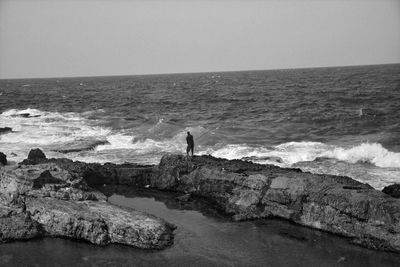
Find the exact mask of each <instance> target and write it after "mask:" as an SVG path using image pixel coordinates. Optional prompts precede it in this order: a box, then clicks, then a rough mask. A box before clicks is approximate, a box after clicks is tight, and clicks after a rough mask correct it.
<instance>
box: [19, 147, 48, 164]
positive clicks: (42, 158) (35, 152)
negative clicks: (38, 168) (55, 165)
mask: <svg viewBox="0 0 400 267" xmlns="http://www.w3.org/2000/svg"><path fill="white" fill-rule="evenodd" d="M46 160H47V158H46V155H45V154H44V153H43V151H42V150H40V149H39V148H36V149H31V151H29V154H28V158H27V159H25V160H23V161H22V162H21V164H24V165H34V164H39V163H42V162H46Z"/></svg>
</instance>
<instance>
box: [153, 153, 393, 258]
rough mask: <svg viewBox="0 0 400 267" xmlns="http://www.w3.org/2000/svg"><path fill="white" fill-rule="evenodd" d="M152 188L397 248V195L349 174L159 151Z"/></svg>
mask: <svg viewBox="0 0 400 267" xmlns="http://www.w3.org/2000/svg"><path fill="white" fill-rule="evenodd" d="M158 168H159V169H158V172H157V174H156V175H154V176H153V177H152V179H151V180H150V181H147V182H149V184H150V186H151V187H153V188H158V189H162V190H173V191H179V192H186V193H191V194H192V195H194V196H199V197H203V198H207V199H209V200H212V201H213V202H214V203H215V205H216V206H218V207H219V208H220V209H221V210H222V211H223V212H225V213H227V214H231V215H232V216H233V218H234V219H235V220H246V219H256V218H269V217H279V218H283V219H287V220H289V221H292V222H295V223H298V224H301V225H304V226H307V227H311V228H316V229H320V230H323V231H327V232H331V233H334V234H338V235H342V236H346V237H349V238H351V239H352V240H353V242H355V243H357V244H360V245H362V246H366V247H369V248H374V249H381V250H389V251H396V252H400V200H399V199H395V198H393V197H390V196H388V195H386V194H384V193H382V192H380V191H378V190H375V189H373V188H372V187H371V186H369V185H368V184H363V183H360V182H357V181H355V180H353V179H351V178H349V177H340V176H333V175H317V174H311V173H304V172H302V171H300V170H299V169H283V168H279V167H275V166H269V165H258V164H253V163H250V162H244V161H238V160H233V161H228V160H223V159H216V158H213V157H209V156H202V157H194V158H191V159H190V160H188V159H187V158H186V157H184V156H179V155H167V156H164V157H163V158H162V160H161V162H160V165H159V167H158Z"/></svg>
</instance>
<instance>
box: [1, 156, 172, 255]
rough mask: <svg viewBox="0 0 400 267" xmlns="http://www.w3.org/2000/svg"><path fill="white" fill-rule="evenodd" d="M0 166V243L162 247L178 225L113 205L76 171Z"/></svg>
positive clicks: (50, 166)
mask: <svg viewBox="0 0 400 267" xmlns="http://www.w3.org/2000/svg"><path fill="white" fill-rule="evenodd" d="M36 155H38V156H39V160H37V159H36V158H35V157H31V158H30V159H28V160H31V161H33V162H37V161H38V162H44V163H39V164H36V165H23V164H20V165H19V166H5V167H2V168H1V169H0V242H7V241H12V240H18V239H30V238H34V237H40V236H51V237H65V238H71V239H77V240H85V241H88V242H91V243H93V244H98V245H107V244H110V243H119V244H124V245H130V246H133V247H137V248H144V249H161V248H164V247H166V246H168V245H170V244H171V243H172V242H173V230H174V228H175V227H174V226H173V225H171V224H169V223H167V222H165V221H164V220H162V219H159V218H156V217H154V216H151V215H148V214H145V213H143V212H140V211H135V210H132V209H126V208H121V207H117V206H114V205H111V204H109V203H108V202H107V201H106V200H107V198H106V196H105V195H104V194H102V193H100V192H98V191H96V190H94V189H92V188H91V187H89V186H88V185H87V183H86V182H85V180H84V179H83V178H82V177H81V176H79V175H78V173H77V172H72V173H71V172H70V171H69V170H67V169H64V168H62V166H60V165H57V164H56V163H54V162H51V161H49V160H47V159H45V156H44V157H43V155H44V154H43V155H40V153H37V154H36Z"/></svg>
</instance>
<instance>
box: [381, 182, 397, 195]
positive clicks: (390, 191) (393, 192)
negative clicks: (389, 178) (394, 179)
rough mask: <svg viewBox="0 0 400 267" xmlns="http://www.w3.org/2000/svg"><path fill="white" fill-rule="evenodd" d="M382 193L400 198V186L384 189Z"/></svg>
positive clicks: (393, 185)
mask: <svg viewBox="0 0 400 267" xmlns="http://www.w3.org/2000/svg"><path fill="white" fill-rule="evenodd" d="M382 192H383V193H385V194H388V195H389V196H392V197H395V198H400V184H392V185H389V186H386V187H385V188H383V189H382Z"/></svg>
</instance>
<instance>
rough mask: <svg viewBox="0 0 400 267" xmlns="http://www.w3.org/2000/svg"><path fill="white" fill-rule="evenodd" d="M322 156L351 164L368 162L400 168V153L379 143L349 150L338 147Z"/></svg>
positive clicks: (379, 165) (366, 144)
mask: <svg viewBox="0 0 400 267" xmlns="http://www.w3.org/2000/svg"><path fill="white" fill-rule="evenodd" d="M322 156H324V157H329V158H336V159H338V160H343V161H347V162H350V163H356V162H366V163H371V164H374V165H375V166H378V167H383V168H385V167H392V168H400V153H395V152H391V151H389V150H387V149H386V148H384V147H383V146H382V145H381V144H378V143H362V144H361V145H358V146H354V147H352V148H347V149H346V148H341V147H337V148H335V149H334V150H332V151H327V152H325V153H323V155H322Z"/></svg>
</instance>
